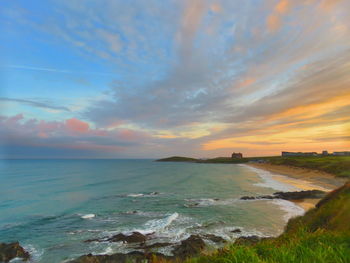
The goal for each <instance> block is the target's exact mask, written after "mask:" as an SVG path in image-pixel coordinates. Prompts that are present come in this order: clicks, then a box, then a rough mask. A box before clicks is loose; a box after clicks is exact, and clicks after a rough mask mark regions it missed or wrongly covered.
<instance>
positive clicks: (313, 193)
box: [240, 190, 326, 200]
mask: <svg viewBox="0 0 350 263" xmlns="http://www.w3.org/2000/svg"><path fill="white" fill-rule="evenodd" d="M325 195H326V192H323V191H320V190H307V191H295V192H276V193H274V194H273V195H262V196H257V197H254V196H242V197H241V198H240V199H241V200H254V199H284V200H301V199H305V198H316V199H318V198H323V197H324V196H325Z"/></svg>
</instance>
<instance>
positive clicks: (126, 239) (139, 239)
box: [84, 232, 147, 243]
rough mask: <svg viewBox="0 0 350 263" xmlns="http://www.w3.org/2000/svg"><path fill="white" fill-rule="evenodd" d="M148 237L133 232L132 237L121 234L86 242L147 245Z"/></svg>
mask: <svg viewBox="0 0 350 263" xmlns="http://www.w3.org/2000/svg"><path fill="white" fill-rule="evenodd" d="M146 239H147V237H146V236H145V235H143V234H141V233H140V232H133V233H132V234H131V235H124V234H123V233H119V234H117V235H114V236H112V237H109V238H101V239H98V238H97V239H88V240H85V241H84V242H123V243H145V242H146Z"/></svg>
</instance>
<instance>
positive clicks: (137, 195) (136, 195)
mask: <svg viewBox="0 0 350 263" xmlns="http://www.w3.org/2000/svg"><path fill="white" fill-rule="evenodd" d="M127 196H128V197H142V196H144V194H128V195H127Z"/></svg>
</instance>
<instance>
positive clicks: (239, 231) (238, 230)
mask: <svg viewBox="0 0 350 263" xmlns="http://www.w3.org/2000/svg"><path fill="white" fill-rule="evenodd" d="M230 232H231V233H241V232H242V230H240V229H239V228H236V229H233V230H231V231H230Z"/></svg>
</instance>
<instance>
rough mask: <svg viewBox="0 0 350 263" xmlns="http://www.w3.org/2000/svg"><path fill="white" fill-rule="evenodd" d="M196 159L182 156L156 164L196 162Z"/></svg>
mask: <svg viewBox="0 0 350 263" xmlns="http://www.w3.org/2000/svg"><path fill="white" fill-rule="evenodd" d="M196 161H198V159H195V158H190V157H182V156H172V157H168V158H163V159H159V160H157V162H196Z"/></svg>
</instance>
